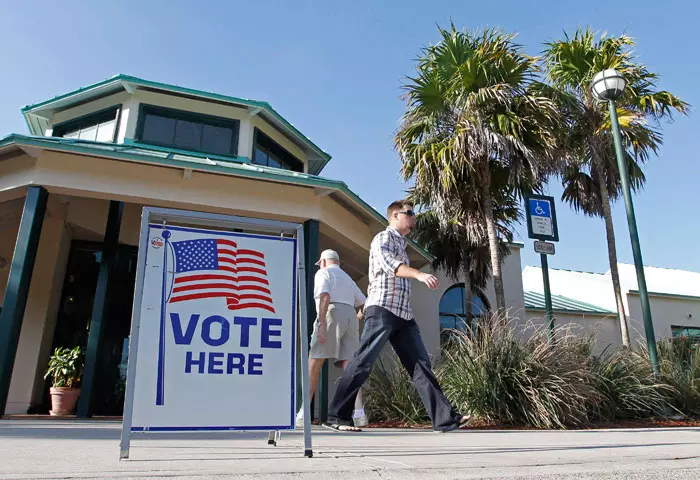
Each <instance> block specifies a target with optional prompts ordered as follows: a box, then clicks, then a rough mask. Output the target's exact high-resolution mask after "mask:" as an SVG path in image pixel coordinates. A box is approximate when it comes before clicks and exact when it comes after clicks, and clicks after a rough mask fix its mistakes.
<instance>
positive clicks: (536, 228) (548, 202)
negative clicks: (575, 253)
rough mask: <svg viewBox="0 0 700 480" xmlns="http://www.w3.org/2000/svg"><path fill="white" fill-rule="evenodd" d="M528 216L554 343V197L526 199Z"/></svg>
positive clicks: (555, 236)
mask: <svg viewBox="0 0 700 480" xmlns="http://www.w3.org/2000/svg"><path fill="white" fill-rule="evenodd" d="M525 211H526V215H527V233H528V236H529V237H530V238H533V239H535V240H536V241H535V252H537V253H539V254H540V262H541V264H542V282H543V284H544V303H545V312H546V317H547V325H548V328H549V341H550V343H551V342H553V341H554V317H553V315H552V290H551V288H550V286H549V264H548V262H547V255H554V251H555V248H554V244H553V243H551V242H558V241H559V230H558V229H557V215H556V210H555V208H554V197H547V196H544V195H530V196H528V197H526V198H525Z"/></svg>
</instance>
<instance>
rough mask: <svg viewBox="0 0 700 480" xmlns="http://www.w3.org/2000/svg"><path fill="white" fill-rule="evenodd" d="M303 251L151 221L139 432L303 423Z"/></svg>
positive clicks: (279, 241)
mask: <svg viewBox="0 0 700 480" xmlns="http://www.w3.org/2000/svg"><path fill="white" fill-rule="evenodd" d="M296 251H297V250H296V239H293V238H281V237H280V236H266V235H250V234H244V233H235V232H225V231H218V230H208V229H201V228H185V227H179V226H163V225H149V229H148V252H147V255H146V266H145V272H144V273H143V275H144V283H143V291H142V292H136V295H139V294H141V295H142V303H141V315H140V321H139V325H138V328H139V334H138V349H137V358H136V374H135V382H134V400H133V417H132V418H133V421H132V428H131V430H132V431H158V430H172V431H177V430H256V429H260V430H281V429H290V428H294V413H295V412H294V401H295V379H294V366H295V361H294V355H295V352H294V332H295V328H294V326H295V319H296V308H297V298H296V297H297V290H296V289H297V265H296Z"/></svg>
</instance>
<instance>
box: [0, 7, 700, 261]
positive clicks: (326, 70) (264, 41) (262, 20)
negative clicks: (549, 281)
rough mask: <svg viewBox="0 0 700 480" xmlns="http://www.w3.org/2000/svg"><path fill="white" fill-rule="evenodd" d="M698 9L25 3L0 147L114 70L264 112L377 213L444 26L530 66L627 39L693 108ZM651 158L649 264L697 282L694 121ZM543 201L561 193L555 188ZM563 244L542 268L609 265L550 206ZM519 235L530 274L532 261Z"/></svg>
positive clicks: (592, 234)
mask: <svg viewBox="0 0 700 480" xmlns="http://www.w3.org/2000/svg"><path fill="white" fill-rule="evenodd" d="M698 18H700V7H699V6H698V4H697V3H696V2H690V1H686V2H679V1H670V0H667V1H664V2H651V1H647V0H639V1H617V2H604V3H601V2H576V3H573V2H561V1H525V0H521V1H500V2H465V1H439V0H433V1H431V2H426V1H415V0H401V1H394V0H392V1H388V0H383V1H381V2H378V1H366V0H355V1H353V2H328V1H300V0H296V1H266V0H260V1H257V2H243V1H236V2H234V1H223V0H219V1H213V0H212V1H200V2H194V1H179V0H171V1H167V2H166V1H143V0H142V1H139V2H134V1H120V2H85V1H81V2H78V1H63V2H55V1H32V2H27V1H19V0H9V1H6V2H4V4H3V14H2V16H0V46H2V52H3V53H2V65H3V69H2V72H3V74H2V75H0V136H5V135H6V134H9V133H15V132H16V133H27V129H26V125H25V123H24V120H23V119H22V117H21V115H20V112H19V109H20V107H22V106H24V105H26V104H31V103H35V102H38V101H42V100H45V99H47V98H50V97H52V96H54V95H58V94H61V93H65V92H68V91H71V90H73V89H75V88H78V87H80V86H84V85H87V84H90V83H94V82H96V81H99V80H102V79H104V78H106V77H109V76H112V75H114V74H116V73H126V74H130V75H135V76H139V77H143V78H146V79H150V80H155V81H162V82H166V83H174V84H177V85H182V86H186V87H190V88H196V89H201V90H207V91H214V92H218V93H223V94H229V95H233V96H238V97H244V98H253V99H260V100H267V101H269V102H270V103H271V104H272V105H273V106H274V107H275V109H277V111H279V112H280V113H281V114H282V115H283V116H285V117H286V118H287V119H288V120H289V121H290V122H291V123H293V124H294V125H295V126H297V127H298V128H299V129H300V130H301V131H302V132H304V133H305V134H306V135H307V136H309V137H310V138H311V139H312V140H314V141H315V142H316V143H317V144H318V145H320V146H321V147H322V148H324V149H325V150H326V151H328V152H329V153H331V155H333V160H332V161H331V163H330V164H329V166H328V167H327V168H326V170H324V172H323V175H324V176H327V177H331V178H336V179H342V180H344V181H345V182H347V184H348V185H349V186H350V188H352V189H353V190H354V191H355V192H357V193H358V194H359V195H360V196H362V197H363V198H364V199H365V200H367V201H368V202H369V203H370V204H371V205H373V206H374V207H375V208H377V209H378V210H380V211H383V210H384V206H385V205H386V204H388V203H389V202H390V201H392V200H394V199H396V198H400V197H402V196H403V195H404V192H405V189H406V188H407V186H406V185H405V184H402V183H401V182H400V180H399V177H398V171H399V166H400V163H399V159H398V157H397V155H396V153H395V152H394V151H393V147H392V135H393V133H394V131H395V130H396V128H397V125H398V121H399V118H400V116H401V114H402V112H403V109H404V103H403V101H402V99H401V90H400V86H401V84H402V82H403V79H404V78H405V76H406V75H410V74H411V73H412V71H413V68H414V63H413V60H414V59H415V58H416V56H417V55H418V54H419V53H420V49H421V47H423V46H425V45H427V44H428V43H431V42H435V41H437V39H438V34H437V27H436V25H437V24H440V25H443V26H446V25H448V24H449V22H450V19H452V21H454V23H455V24H456V25H457V26H458V27H460V28H463V27H467V28H470V29H481V28H483V27H487V26H488V27H494V26H495V27H501V28H503V29H504V30H506V31H512V32H517V33H518V37H517V41H518V42H519V43H520V44H522V45H523V46H524V47H525V50H526V51H527V52H528V53H530V54H533V55H536V54H538V53H539V52H540V51H541V49H542V42H544V41H547V40H551V39H556V38H560V37H561V36H562V32H563V31H564V30H566V31H573V30H574V29H575V28H576V27H577V26H586V25H590V26H592V27H593V28H594V29H596V30H598V31H607V32H609V33H610V34H620V33H623V32H626V33H628V34H630V35H632V36H633V37H635V38H636V40H637V42H638V44H637V48H636V52H637V53H638V55H639V56H640V58H641V60H642V61H643V62H645V63H646V64H647V65H648V66H649V67H650V69H651V70H652V71H655V72H658V73H660V74H661V75H662V79H661V82H660V86H661V87H662V88H664V89H667V90H670V91H671V92H673V93H675V94H676V95H678V96H680V97H681V98H683V99H684V100H685V101H687V102H689V103H690V104H691V105H693V106H697V105H700V94H699V93H698V87H697V83H698V82H697V79H698V78H700V53H699V50H698V48H697V36H696V34H695V32H696V29H697V19H698ZM663 131H664V140H665V143H664V146H663V148H662V149H661V152H660V155H659V158H654V159H652V161H651V162H650V163H649V164H648V165H647V167H646V169H645V172H646V175H647V178H648V182H647V186H646V188H645V190H644V192H642V193H641V195H638V196H636V197H635V207H636V210H637V219H638V224H639V230H640V236H641V242H642V252H643V255H644V260H645V263H646V264H647V265H654V266H659V267H668V268H682V269H689V270H695V271H700V255H698V254H697V246H696V243H697V242H698V238H700V221H699V217H700V216H699V215H698V213H697V209H698V205H699V203H700V202H699V199H700V195H699V194H698V191H699V190H700V161H699V156H698V153H697V138H698V132H700V118H699V117H698V116H697V115H696V114H695V113H694V112H693V113H691V115H690V116H689V117H687V118H684V117H681V118H677V119H676V121H675V122H674V123H672V124H665V125H664V126H663ZM549 193H550V194H551V195H553V196H555V197H557V198H559V196H560V194H561V187H560V186H559V185H558V184H556V183H553V184H552V185H550V187H549ZM557 213H558V216H559V232H560V242H559V244H558V245H557V254H556V255H555V256H554V257H553V258H550V266H553V267H557V268H569V269H576V270H586V271H598V272H603V271H606V270H607V269H608V260H607V250H606V242H605V229H604V225H603V222H602V221H601V220H598V219H588V218H585V217H583V216H580V215H576V214H575V213H573V212H572V211H571V210H570V209H569V208H568V207H567V206H566V205H562V204H561V203H558V205H557ZM614 220H615V226H616V234H617V246H618V253H619V259H620V261H623V262H629V263H631V262H632V254H631V249H630V246H629V245H630V242H629V235H628V231H627V225H626V219H625V213H624V207H623V205H622V204H619V205H616V207H615V214H614ZM523 232H524V228H521V229H519V232H518V235H519V237H520V238H521V239H523V240H525V248H524V250H523V255H522V256H523V265H527V264H529V265H537V264H539V257H538V255H536V254H535V253H534V252H532V242H531V241H530V240H527V239H526V238H523V237H526V232H525V233H523Z"/></svg>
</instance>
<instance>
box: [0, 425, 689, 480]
mask: <svg viewBox="0 0 700 480" xmlns="http://www.w3.org/2000/svg"><path fill="white" fill-rule="evenodd" d="M120 429H121V425H120V423H118V422H104V421H100V422H85V421H60V420H59V421H56V420H54V421H31V420H27V421H15V420H1V421H0V478H2V479H18V478H21V479H35V478H42V479H44V478H62V479H65V478H100V479H104V478H122V479H123V478H149V479H153V478H171V479H172V478H196V479H201V478H217V479H220V478H251V479H252V478H255V479H260V480H263V479H268V478H283V479H287V478H290V479H291V478H309V479H335V478H337V479H342V480H354V479H361V478H362V479H365V478H383V479H387V478H388V479H395V478H401V479H414V478H415V479H419V478H420V479H431V478H440V479H441V480H445V479H448V478H460V479H470V478H533V479H534V478H552V479H554V478H557V479H569V478H570V479H574V478H576V479H593V478H620V479H622V478H625V479H647V478H649V479H652V478H653V479H677V478H678V479H685V478H687V479H698V478H700V428H685V429H679V428H673V429H629V430H596V431H592V430H585V431H495V430H461V431H457V432H452V433H448V434H436V433H433V432H431V431H428V430H388V429H387V430H384V429H382V430H365V431H364V432H361V433H354V434H352V433H337V432H332V431H328V430H325V429H321V428H318V427H317V428H315V429H314V432H313V435H314V436H313V442H314V458H312V459H308V458H304V457H303V436H302V434H301V432H289V433H286V432H285V433H283V434H282V441H281V442H280V444H279V446H277V447H275V446H268V445H267V434H266V433H265V432H260V433H230V432H221V433H200V434H189V433H188V434H150V435H149V436H148V437H144V436H143V435H137V436H135V437H134V440H133V441H132V446H131V455H130V459H129V460H124V461H119V460H118V457H119V435H120Z"/></svg>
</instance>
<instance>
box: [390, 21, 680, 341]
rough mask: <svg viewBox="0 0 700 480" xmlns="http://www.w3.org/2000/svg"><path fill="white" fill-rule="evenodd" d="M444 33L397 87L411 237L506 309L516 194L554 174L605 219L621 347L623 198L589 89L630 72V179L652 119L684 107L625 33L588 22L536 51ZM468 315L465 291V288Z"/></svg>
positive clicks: (653, 138) (649, 148)
mask: <svg viewBox="0 0 700 480" xmlns="http://www.w3.org/2000/svg"><path fill="white" fill-rule="evenodd" d="M439 32H440V41H439V42H438V43H437V44H435V45H431V46H429V47H426V48H424V49H423V50H422V52H421V55H420V57H419V58H418V60H417V70H416V72H417V73H416V74H415V75H414V76H412V77H408V79H407V81H406V84H405V85H404V90H405V99H406V111H405V114H404V115H403V118H402V121H401V125H400V127H399V129H398V131H397V132H396V135H395V138H394V143H395V147H396V149H397V151H398V153H399V155H400V157H401V161H402V168H401V175H402V177H403V179H404V180H406V181H412V182H413V184H414V186H413V187H412V189H411V190H410V197H411V199H412V200H413V202H414V203H415V205H416V206H417V207H418V208H419V210H421V212H422V213H421V214H420V216H419V218H418V222H417V225H418V228H417V235H416V239H417V240H418V241H419V242H421V243H422V244H424V245H425V246H426V247H427V248H428V250H429V251H430V252H431V253H432V254H433V255H434V257H435V262H434V266H436V267H441V268H443V269H444V270H445V271H446V272H447V273H448V274H449V275H450V276H452V277H453V278H455V279H457V278H459V277H462V278H463V279H464V280H465V287H466V288H467V289H469V290H470V289H472V288H475V289H477V291H479V290H482V289H483V288H485V286H486V284H487V282H488V279H489V278H490V277H491V276H492V277H493V284H494V290H495V294H496V295H495V296H496V308H497V309H498V310H501V311H503V310H505V296H504V291H503V278H502V274H501V263H502V261H503V258H504V256H505V255H506V254H507V252H508V249H507V242H510V241H511V240H512V231H513V227H514V225H515V224H516V223H517V222H518V221H519V220H520V218H521V213H520V208H519V206H520V204H521V202H522V199H523V198H524V197H525V196H526V195H528V194H532V193H540V192H541V191H542V190H543V188H544V187H545V185H546V183H547V182H548V181H549V180H550V179H557V180H559V181H561V182H562V184H563V186H564V193H563V195H562V200H563V201H565V202H567V203H569V204H570V205H571V206H572V208H574V209H575V210H576V211H581V212H583V213H584V214H586V215H591V216H598V217H602V218H603V219H604V220H605V227H606V234H607V239H608V256H609V259H610V268H611V271H612V277H613V282H614V288H615V293H616V298H617V299H618V314H619V319H620V328H621V333H622V338H623V343H624V344H625V345H627V344H628V343H629V337H628V334H627V328H626V320H625V314H624V308H623V304H622V301H621V295H620V288H619V276H618V275H617V256H616V252H615V238H614V231H613V225H612V217H611V213H610V211H611V204H612V202H614V201H615V200H616V199H618V198H619V196H620V195H621V185H620V180H619V178H620V177H619V172H618V170H617V166H616V162H615V152H614V149H613V143H612V139H611V131H610V118H609V114H608V112H607V108H606V105H604V104H601V103H600V102H598V101H596V100H595V98H594V97H593V95H592V93H591V91H590V83H591V81H592V79H593V76H594V75H595V74H596V73H597V72H599V71H601V70H605V69H608V68H614V69H616V70H618V71H619V72H621V73H622V74H623V75H624V76H625V78H626V79H627V87H626V90H625V92H624V94H623V98H622V99H620V101H618V103H617V109H618V116H619V120H620V126H621V129H622V136H623V142H624V143H625V152H626V155H627V164H628V169H629V175H630V181H631V184H632V185H633V188H634V189H635V190H637V189H639V188H641V187H642V186H643V184H644V181H645V178H644V174H643V172H642V166H643V164H644V163H646V161H647V160H648V159H649V158H650V156H651V155H653V154H656V153H657V152H658V149H659V147H660V145H661V143H662V134H661V130H660V127H659V121H660V120H662V119H666V118H671V115H672V113H673V112H674V111H676V112H679V113H682V114H686V113H687V112H688V104H687V103H685V102H683V101H682V100H680V99H679V98H677V97H675V96H674V95H672V94H670V93H669V92H666V91H660V90H657V88H656V82H657V80H658V75H656V74H654V73H651V72H649V70H648V69H647V67H645V66H644V65H642V64H640V63H638V61H637V59H636V58H635V57H634V55H633V54H632V51H631V48H632V46H633V45H634V41H633V40H632V39H631V38H630V37H628V36H625V35H623V36H619V37H607V36H605V35H602V36H600V37H597V36H596V35H595V34H594V33H593V32H592V31H591V30H590V29H583V30H581V29H580V30H577V31H576V32H575V34H574V35H573V36H572V37H569V36H568V35H565V37H564V39H563V40H559V41H552V42H549V43H546V44H545V49H544V52H543V55H542V56H541V57H532V56H529V55H526V54H525V53H524V52H523V48H522V47H521V46H520V45H517V44H516V43H515V42H514V35H513V34H508V33H504V32H502V31H500V30H496V29H487V30H484V31H481V32H471V31H467V30H465V31H459V30H457V29H456V28H455V27H454V25H452V26H451V28H450V29H442V28H440V29H439ZM465 293H467V295H465V297H466V298H467V299H466V303H467V305H465V312H467V322H469V321H470V319H471V313H470V312H471V309H470V305H469V303H470V299H471V294H470V292H469V291H468V292H465Z"/></svg>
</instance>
